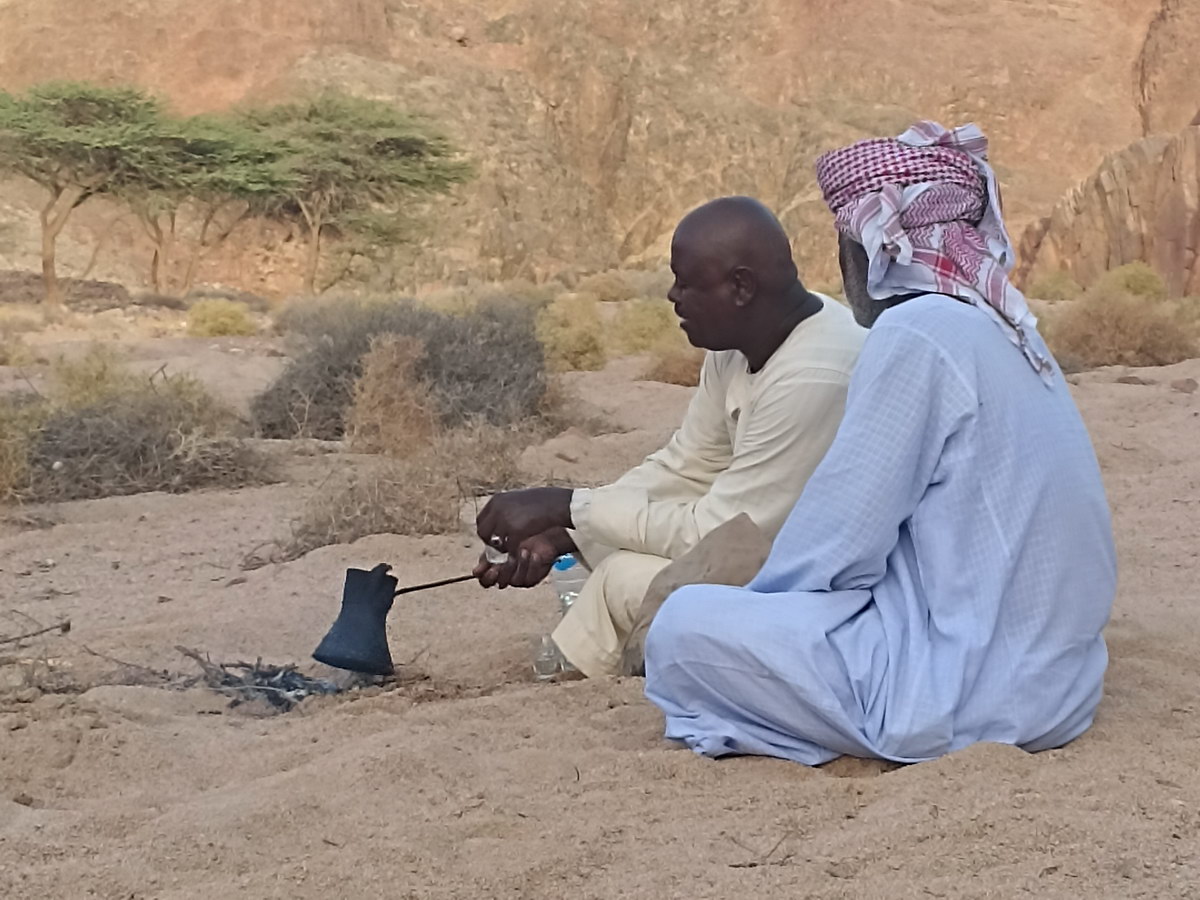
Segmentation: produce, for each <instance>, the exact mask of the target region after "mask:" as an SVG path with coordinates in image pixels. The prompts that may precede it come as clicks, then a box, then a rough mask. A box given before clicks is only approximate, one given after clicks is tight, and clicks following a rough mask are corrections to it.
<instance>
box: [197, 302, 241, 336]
mask: <svg viewBox="0 0 1200 900" xmlns="http://www.w3.org/2000/svg"><path fill="white" fill-rule="evenodd" d="M187 330H188V334H190V335H192V336H193V337H250V336H252V335H255V334H258V326H257V325H256V324H255V322H254V318H253V316H251V315H250V308H249V307H248V306H246V304H244V303H238V302H237V301H235V300H225V299H222V298H219V297H218V298H213V299H210V300H197V301H196V302H195V303H194V304H193V305H192V307H191V309H189V310H188V323H187Z"/></svg>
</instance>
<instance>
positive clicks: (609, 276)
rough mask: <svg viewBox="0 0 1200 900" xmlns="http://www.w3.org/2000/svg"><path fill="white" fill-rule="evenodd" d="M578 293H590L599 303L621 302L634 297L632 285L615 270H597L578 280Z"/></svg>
mask: <svg viewBox="0 0 1200 900" xmlns="http://www.w3.org/2000/svg"><path fill="white" fill-rule="evenodd" d="M578 290H579V293H581V294H591V295H592V296H593V297H595V298H596V299H597V300H599V301H600V302H601V303H621V302H623V301H625V300H632V299H633V298H634V296H635V295H634V292H633V286H632V285H631V284H630V283H629V281H628V280H626V278H625V277H624V276H623V275H622V274H621V273H620V272H617V271H615V270H614V271H609V272H597V273H596V274H595V275H589V276H587V277H586V278H584V279H583V280H581V281H580V282H579V286H578Z"/></svg>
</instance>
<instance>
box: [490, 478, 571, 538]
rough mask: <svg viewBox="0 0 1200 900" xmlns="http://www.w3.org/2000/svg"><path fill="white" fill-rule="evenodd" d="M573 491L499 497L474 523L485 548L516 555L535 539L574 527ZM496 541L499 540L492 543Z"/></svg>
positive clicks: (513, 493) (545, 490) (539, 490)
mask: <svg viewBox="0 0 1200 900" xmlns="http://www.w3.org/2000/svg"><path fill="white" fill-rule="evenodd" d="M571 494H572V491H571V489H570V488H553V487H546V488H527V489H525V490H521V491H507V492H505V493H503V494H497V495H496V496H495V497H493V498H492V499H491V500H489V501H488V503H487V505H486V506H485V507H484V508H483V511H482V512H480V513H479V517H478V518H477V519H476V520H475V528H476V530H477V531H478V533H479V538H480V540H482V541H483V542H484V543H485V544H489V545H491V546H493V547H495V548H496V549H497V550H503V551H505V552H507V553H513V552H515V551H516V550H517V548H518V547H519V546H520V545H521V544H522V543H524V542H525V541H527V540H528V539H529V538H531V537H534V536H535V535H539V534H543V533H545V532H547V531H550V530H551V529H554V528H570V527H571ZM493 539H496V540H493Z"/></svg>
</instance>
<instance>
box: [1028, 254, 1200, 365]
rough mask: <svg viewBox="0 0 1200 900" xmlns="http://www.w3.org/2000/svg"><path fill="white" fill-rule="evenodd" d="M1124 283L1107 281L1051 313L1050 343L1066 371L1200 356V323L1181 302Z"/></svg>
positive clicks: (1163, 362)
mask: <svg viewBox="0 0 1200 900" xmlns="http://www.w3.org/2000/svg"><path fill="white" fill-rule="evenodd" d="M1110 274H1111V273H1110ZM1121 284H1122V282H1121V281H1120V280H1118V279H1111V280H1102V281H1101V282H1098V283H1097V284H1096V285H1094V286H1093V287H1091V288H1089V289H1088V291H1087V292H1086V293H1085V294H1084V295H1083V296H1082V297H1081V298H1080V299H1078V300H1075V301H1072V302H1070V303H1065V304H1062V305H1061V306H1060V307H1058V308H1056V309H1055V311H1054V314H1053V315H1052V316H1048V317H1047V319H1048V321H1047V324H1046V342H1047V343H1048V344H1049V346H1050V349H1051V350H1052V351H1053V353H1054V355H1055V357H1056V358H1057V359H1058V361H1059V364H1060V365H1061V366H1062V368H1063V370H1064V371H1067V372H1071V371H1079V370H1080V369H1089V368H1095V367H1097V366H1115V365H1121V366H1165V365H1170V364H1172V363H1177V362H1180V361H1181V360H1184V359H1189V358H1191V357H1194V356H1196V355H1198V354H1200V323H1197V321H1196V320H1194V319H1189V317H1188V315H1187V314H1186V313H1185V311H1184V307H1183V306H1182V305H1181V304H1180V303H1179V302H1176V301H1170V300H1167V299H1165V298H1163V297H1162V296H1146V295H1142V296H1139V295H1137V294H1133V293H1130V292H1128V291H1127V290H1122V288H1121ZM1142 287H1143V289H1144V288H1145V285H1144V284H1143V285H1142Z"/></svg>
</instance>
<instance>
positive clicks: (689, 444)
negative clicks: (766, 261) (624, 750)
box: [553, 297, 866, 677]
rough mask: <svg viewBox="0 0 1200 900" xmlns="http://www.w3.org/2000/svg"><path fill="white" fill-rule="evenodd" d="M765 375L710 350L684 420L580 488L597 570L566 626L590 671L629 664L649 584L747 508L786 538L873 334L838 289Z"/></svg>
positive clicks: (579, 515)
mask: <svg viewBox="0 0 1200 900" xmlns="http://www.w3.org/2000/svg"><path fill="white" fill-rule="evenodd" d="M822 299H824V301H825V306H824V308H823V309H822V310H821V311H820V312H819V313H817V314H816V315H814V316H810V317H809V318H808V319H805V320H804V321H803V322H801V323H800V324H799V325H797V326H796V328H795V330H794V331H793V332H792V333H791V334H790V335H789V336H788V338H787V340H785V341H784V342H783V344H782V345H780V347H779V349H778V350H776V351H775V353H774V355H772V357H771V358H770V359H769V360H768V361H767V363H766V365H764V366H763V367H762V368H761V369H760V370H759V371H758V372H750V371H749V369H748V368H747V365H746V359H745V357H744V356H743V355H742V354H741V353H740V352H738V351H736V350H726V351H721V352H714V353H709V354H708V356H707V358H706V359H705V362H704V367H703V369H702V371H701V375H700V385H699V387H698V388H697V389H696V393H695V395H694V396H693V397H692V401H691V404H690V405H689V406H688V410H687V413H686V415H685V416H684V419H683V423H682V424H681V425H680V427H679V429H678V431H676V432H675V434H674V436H673V437H672V438H671V440H670V441H669V442H668V443H667V445H666V446H665V447H663V448H662V449H661V450H659V451H657V452H656V453H653V454H651V455H650V456H649V457H648V458H647V459H646V460H645V461H644V462H643V463H642V464H641V465H639V466H637V467H636V468H634V469H632V470H631V471H629V472H627V473H626V474H625V475H623V476H622V477H621V478H620V479H618V480H617V481H616V482H614V483H613V484H610V485H607V486H605V487H601V488H596V489H592V490H577V491H575V493H574V497H573V499H572V502H571V517H572V521H573V524H574V529H573V537H574V539H575V545H576V546H577V547H578V548H579V555H580V556H581V557H582V560H583V562H584V564H585V565H586V566H587V567H588V568H589V569H591V572H592V574H591V576H590V577H589V578H588V581H587V584H586V585H585V586H584V588H583V590H582V591H581V592H580V595H579V598H578V599H577V600H576V601H575V603H574V605H573V606H572V607H571V610H570V611H569V612H568V613H567V615H566V616H565V617H564V618H563V620H562V622H561V623H560V624H559V626H558V628H557V629H556V630H555V631H554V634H553V638H554V641H555V643H556V644H557V645H558V647H559V649H560V650H561V651H562V653H563V655H564V656H565V657H566V658H567V660H568V661H570V662H571V663H572V664H573V665H574V666H575V667H576V668H578V669H579V670H580V671H582V672H583V673H584V674H585V675H588V676H590V677H595V676H597V675H605V674H613V673H615V672H617V671H618V668H619V666H620V660H621V650H622V647H623V646H624V643H625V640H626V639H627V637H628V635H629V633H630V631H631V630H632V628H633V625H634V619H635V617H636V615H637V612H638V609H639V608H640V606H641V601H642V597H643V596H644V595H645V593H646V588H647V587H648V586H649V584H650V582H651V581H652V580H653V578H654V576H655V575H657V574H658V573H659V572H660V571H661V570H662V569H663V568H664V567H665V566H666V565H667V564H668V563H669V562H670V561H671V560H673V559H677V558H679V557H680V556H682V555H683V554H684V553H686V552H687V551H688V550H690V549H691V548H692V547H694V546H695V545H696V544H697V543H698V542H699V541H700V539H701V538H703V537H704V536H705V535H706V534H708V533H709V532H710V531H712V530H713V529H714V528H716V527H717V526H719V525H721V524H722V523H723V522H726V521H728V520H730V519H732V518H733V517H734V516H736V515H737V514H738V513H743V512H744V513H746V514H748V515H749V516H750V518H751V519H752V520H753V521H754V523H755V524H756V525H757V526H758V527H759V528H760V529H761V530H762V531H763V532H764V533H765V534H766V535H767V537H768V538H774V536H775V534H776V533H777V532H778V531H779V529H780V527H781V526H782V525H783V521H784V519H786V518H787V515H788V513H789V512H791V509H792V506H793V505H794V504H795V502H796V500H797V499H798V498H799V496H800V492H801V491H802V490H803V489H804V484H805V482H806V481H808V477H809V475H811V474H812V472H813V470H814V469H815V468H816V467H817V464H818V463H819V462H820V461H821V458H822V457H823V456H824V455H825V451H826V450H827V449H828V448H829V445H830V443H831V442H832V441H833V436H834V434H835V433H836V432H837V428H838V424H839V423H840V422H841V419H842V413H843V412H844V410H845V404H846V389H847V386H848V385H849V382H850V373H851V371H852V370H853V368H854V363H855V361H856V360H857V358H858V353H859V350H860V349H861V348H862V343H863V341H864V339H865V338H866V331H865V330H864V329H862V328H860V327H859V326H858V325H857V324H855V322H854V318H853V316H852V315H851V314H850V312H849V310H847V309H846V308H845V307H844V306H842V305H840V304H839V303H837V302H836V301H834V300H831V299H829V298H827V297H825V298H822Z"/></svg>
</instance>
